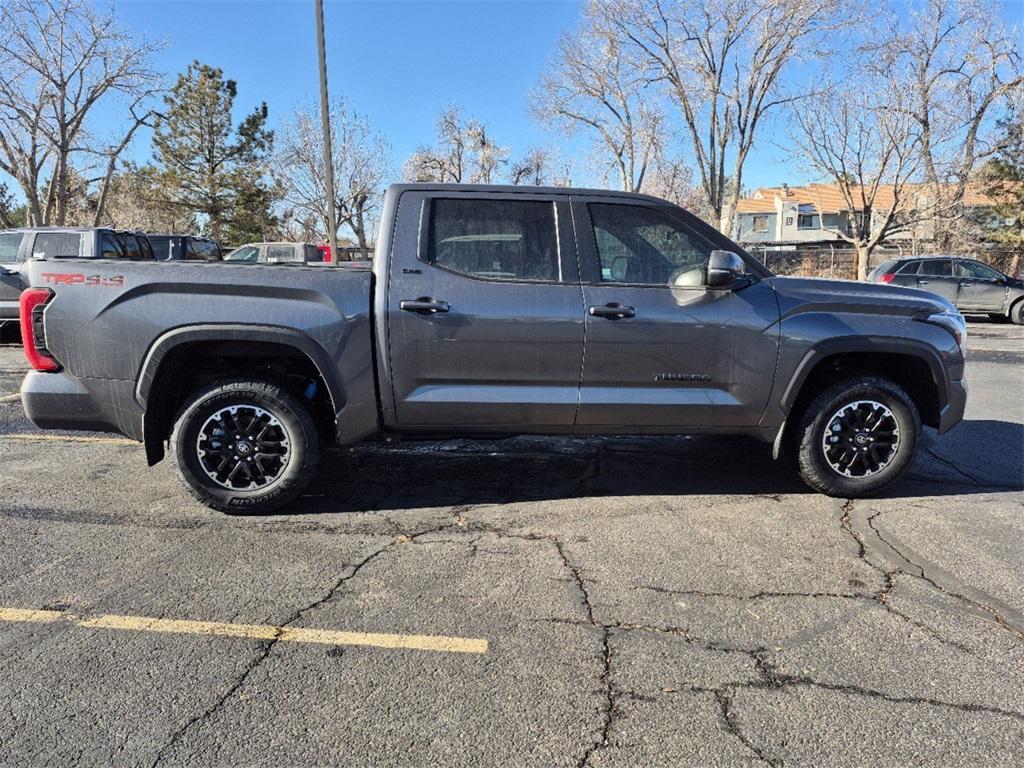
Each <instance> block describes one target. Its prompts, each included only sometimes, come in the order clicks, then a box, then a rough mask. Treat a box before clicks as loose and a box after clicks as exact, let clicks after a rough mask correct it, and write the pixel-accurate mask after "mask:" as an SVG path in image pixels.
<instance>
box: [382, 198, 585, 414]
mask: <svg viewBox="0 0 1024 768" xmlns="http://www.w3.org/2000/svg"><path fill="white" fill-rule="evenodd" d="M439 194H441V193H427V192H414V191H410V192H406V193H404V194H403V195H402V198H401V201H400V203H399V211H398V221H397V226H396V235H395V246H394V252H393V253H392V258H391V266H390V277H389V286H388V295H387V322H388V346H389V350H390V356H391V358H390V368H391V383H392V395H393V402H394V411H395V420H396V421H397V423H398V425H399V426H401V427H402V428H412V429H416V428H421V429H423V430H428V431H429V429H430V428H432V427H433V428H442V429H458V430H460V431H481V432H484V431H496V432H506V431H510V430H514V431H563V432H564V431H568V428H569V427H570V426H571V425H572V422H573V417H574V416H575V413H576V400H577V397H578V394H579V380H580V371H581V368H582V364H583V298H582V292H581V288H580V284H579V275H578V269H577V266H576V252H575V246H574V242H573V234H572V222H571V217H570V214H569V206H568V199H567V198H566V197H565V196H562V195H535V194H534V195H530V194H516V195H501V196H499V195H495V194H487V193H476V194H474V193H468V192H467V193H458V192H445V193H443V194H441V196H438V195H439Z"/></svg>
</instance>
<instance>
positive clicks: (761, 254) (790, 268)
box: [745, 243, 1024, 280]
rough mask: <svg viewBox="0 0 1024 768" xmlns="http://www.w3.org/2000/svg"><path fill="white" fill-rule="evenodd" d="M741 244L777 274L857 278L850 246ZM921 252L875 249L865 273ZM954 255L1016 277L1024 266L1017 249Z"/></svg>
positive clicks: (1023, 260) (984, 250)
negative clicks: (887, 262) (972, 259)
mask: <svg viewBox="0 0 1024 768" xmlns="http://www.w3.org/2000/svg"><path fill="white" fill-rule="evenodd" d="M745 247H746V249H747V252H748V253H750V254H751V255H752V256H754V257H756V258H757V260H758V261H760V262H761V263H762V264H764V265H765V266H766V267H768V269H770V270H771V271H772V272H774V273H775V274H777V275H793V276H800V277H827V278H834V279H836V280H856V279H857V258H856V252H855V251H854V250H853V249H852V248H840V247H835V246H832V245H829V244H801V245H788V244H780V243H752V244H749V245H747V246H745ZM783 248H785V249H788V250H783ZM925 255H928V254H915V253H911V252H910V251H909V250H908V249H899V248H876V249H875V250H874V251H872V253H871V258H870V259H869V260H868V272H870V271H871V270H872V269H874V268H875V267H877V266H878V265H879V264H881V263H882V262H883V261H885V260H886V259H898V258H901V257H904V256H925ZM955 255H957V256H969V257H971V258H975V259H978V260H979V261H983V262H985V263H986V264H991V265H992V266H993V267H995V268H996V269H998V270H999V271H1000V272H1003V273H1004V274H1007V275H1010V276H1011V277H1015V276H1017V275H1018V273H1019V272H1020V271H1021V270H1022V269H1024V253H1022V251H1019V250H1000V249H979V250H977V251H975V252H958V253H957V254H955Z"/></svg>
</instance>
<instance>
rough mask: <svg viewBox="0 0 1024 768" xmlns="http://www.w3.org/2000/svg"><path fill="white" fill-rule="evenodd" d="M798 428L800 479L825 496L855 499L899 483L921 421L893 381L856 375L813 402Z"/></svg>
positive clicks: (912, 456)
mask: <svg viewBox="0 0 1024 768" xmlns="http://www.w3.org/2000/svg"><path fill="white" fill-rule="evenodd" d="M799 424H800V425H799V428H798V435H797V441H798V446H799V447H798V452H797V464H798V467H799V472H800V477H801V478H802V479H803V481H804V482H805V483H807V484H808V485H809V486H811V488H814V489H815V490H816V491H820V492H821V493H824V494H827V495H829V496H840V497H843V498H860V497H863V496H872V495H874V494H877V493H880V492H881V491H883V490H885V489H886V488H888V487H890V486H891V485H892V484H893V483H895V482H896V481H897V480H899V479H900V478H901V477H902V476H903V474H904V473H905V472H906V471H907V470H908V469H909V468H910V465H911V463H912V462H913V460H914V453H915V450H916V448H917V441H918V439H919V437H920V434H921V417H920V415H919V414H918V411H917V407H916V406H915V405H914V402H913V400H911V399H910V396H909V395H907V393H906V392H905V391H904V390H903V388H902V387H900V386H899V385H898V384H896V383H895V382H893V381H890V380H889V379H886V378H883V377H879V376H862V377H857V378H852V379H847V380H845V381H841V382H838V383H836V384H833V385H832V386H830V387H828V388H827V389H825V390H824V391H823V392H821V394H819V395H818V396H817V397H815V398H814V400H813V401H812V402H811V404H810V405H809V406H808V407H807V409H806V410H805V411H804V412H803V414H802V416H801V418H800V422H799Z"/></svg>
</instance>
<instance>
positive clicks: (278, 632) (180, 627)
mask: <svg viewBox="0 0 1024 768" xmlns="http://www.w3.org/2000/svg"><path fill="white" fill-rule="evenodd" d="M0 621H19V622H46V623H50V622H55V621H67V622H70V623H72V624H75V625H77V626H79V627H86V628H89V629H113V630H130V631H136V632H168V633H172V634H183V635H207V636H218V637H246V638H251V639H255V640H275V639H276V640H280V641H282V642H288V643H316V644H319V645H365V646H371V647H374V648H408V649H411V650H415V651H440V652H442V653H486V652H487V641H486V640H480V639H477V638H471V637H446V636H444V635H402V634H388V633H380V632H349V631H344V630H332V629H311V628H307V627H275V626H272V625H268V624H226V623H221V622H216V621H189V620H185V619H157V618H150V617H147V616H116V615H103V616H94V617H92V618H83V617H80V616H75V615H74V614H71V613H64V612H61V611H40V610H33V609H30V608H2V607H0Z"/></svg>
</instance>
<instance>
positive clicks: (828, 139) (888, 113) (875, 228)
mask: <svg viewBox="0 0 1024 768" xmlns="http://www.w3.org/2000/svg"><path fill="white" fill-rule="evenodd" d="M858 85H859V86H863V87H862V88H860V87H858V88H849V87H846V88H836V89H834V90H833V91H831V93H830V94H829V96H828V97H822V98H819V99H817V100H816V101H815V103H813V104H811V103H810V102H804V103H802V104H801V105H799V106H798V107H797V108H795V109H794V110H793V116H794V121H793V140H794V142H795V144H796V145H797V146H798V147H799V148H800V150H801V153H802V155H801V156H802V158H803V159H804V161H805V163H806V165H807V166H809V169H810V170H811V171H812V172H813V173H815V174H816V175H818V176H820V177H822V178H823V179H824V180H825V181H826V182H827V183H828V184H829V185H832V186H833V188H835V189H838V190H839V193H840V195H841V197H842V200H843V205H844V207H845V214H846V219H847V226H846V227H845V228H843V227H839V228H836V229H835V230H832V234H833V235H834V236H836V237H838V238H840V239H842V240H845V241H846V242H848V243H850V245H852V246H853V247H854V250H855V251H856V257H857V278H858V279H859V280H864V279H866V278H867V265H868V260H869V259H870V257H871V252H872V251H873V250H874V249H875V247H876V246H877V245H878V244H879V243H881V242H882V241H884V240H885V239H886V238H887V237H889V236H891V235H893V234H894V233H897V232H907V231H908V230H909V229H910V228H912V227H913V226H914V224H915V222H916V221H917V220H920V219H923V218H926V217H927V216H930V215H932V213H933V210H932V209H931V208H929V209H928V210H925V209H924V208H922V201H921V198H920V197H919V195H918V194H917V186H916V185H914V184H912V183H911V179H913V178H914V175H915V174H916V173H917V172H918V171H919V169H920V162H921V152H920V144H921V135H920V130H919V127H918V126H917V124H916V123H915V122H914V120H913V119H912V118H911V117H910V116H908V115H907V114H906V113H905V112H903V111H900V110H898V109H894V108H893V107H894V105H893V103H892V102H891V100H887V99H885V98H884V97H883V96H881V95H880V93H884V91H882V90H881V84H880V83H874V84H872V83H866V82H859V83H858ZM873 86H875V87H877V88H878V90H873ZM897 95H898V94H897ZM817 207H818V209H819V210H824V209H825V206H824V205H822V204H821V203H818V204H817Z"/></svg>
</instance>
